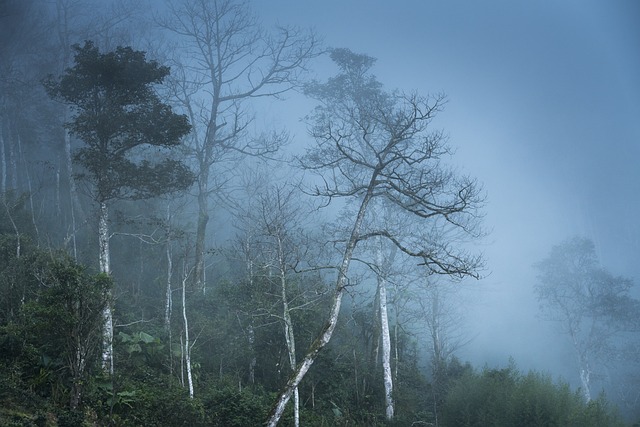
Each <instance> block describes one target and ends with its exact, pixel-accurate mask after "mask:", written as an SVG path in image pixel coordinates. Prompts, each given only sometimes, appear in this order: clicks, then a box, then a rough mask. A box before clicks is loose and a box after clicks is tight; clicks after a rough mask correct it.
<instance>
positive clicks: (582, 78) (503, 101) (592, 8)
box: [257, 1, 640, 382]
mask: <svg viewBox="0 0 640 427" xmlns="http://www.w3.org/2000/svg"><path fill="white" fill-rule="evenodd" d="M257 7H258V8H259V10H260V14H261V16H262V17H263V20H264V21H265V22H282V23H285V22H286V23H291V22H295V23H297V24H298V25H301V26H311V27H313V28H315V29H316V30H317V31H318V33H319V34H321V35H323V36H324V39H325V42H326V44H327V45H328V46H348V47H349V48H351V49H352V50H354V51H356V52H363V53H367V54H369V55H371V56H374V57H376V58H378V62H377V64H376V68H375V73H376V74H377V76H378V77H379V79H380V80H381V81H382V82H383V83H384V84H385V85H387V87H396V88H401V89H403V90H416V91H418V92H420V93H429V92H438V91H443V92H445V93H446V94H447V96H448V99H449V103H448V105H447V106H446V110H445V111H444V113H442V114H441V115H440V116H439V117H438V119H437V120H436V121H435V123H434V125H435V126H439V127H442V128H443V129H444V130H445V131H446V132H447V133H448V135H449V137H450V140H451V143H452V145H453V146H454V147H455V148H456V149H457V151H456V153H455V156H454V161H455V162H456V163H457V164H458V167H459V168H460V170H462V171H464V172H465V173H468V174H470V175H473V176H476V177H477V178H478V179H479V181H481V182H482V183H483V184H484V187H485V190H486V192H487V196H488V197H487V206H486V219H485V226H486V227H487V228H488V229H489V230H490V234H489V235H488V236H487V237H486V238H485V239H484V241H483V242H482V250H483V252H484V254H485V256H486V260H487V270H488V271H487V274H486V277H484V278H483V279H482V280H480V281H478V282H475V281H468V282H465V283H464V284H463V286H464V288H465V292H466V293H467V294H468V296H467V298H464V301H465V302H464V304H467V305H468V311H467V316H468V319H467V321H468V323H469V325H470V327H471V328H472V329H473V331H474V332H473V333H471V335H472V336H474V337H475V338H474V339H473V340H472V342H471V343H470V344H469V345H467V346H466V347H465V348H464V349H463V350H462V351H461V356H462V357H463V358H468V359H469V360H472V361H473V362H474V363H478V364H483V363H488V364H490V365H491V364H502V365H504V364H505V363H507V360H508V358H509V357H510V356H513V357H514V358H515V359H516V360H517V361H518V363H519V365H521V366H522V367H523V368H535V369H541V370H548V371H549V372H552V373H554V374H556V375H562V376H563V377H564V378H565V379H567V380H569V381H572V382H573V381H575V380H576V378H575V377H574V374H573V373H572V372H571V371H570V370H567V364H569V365H570V361H571V359H570V356H568V353H569V350H568V348H567V347H566V343H565V340H566V337H564V336H561V335H559V334H558V333H557V328H556V327H555V326H554V325H552V324H549V323H548V322H544V321H543V320H541V319H539V317H538V314H537V313H538V303H537V301H536V299H535V296H534V294H533V284H534V282H535V280H536V278H535V272H534V270H533V268H532V264H533V263H535V262H537V261H539V260H541V259H542V258H544V257H545V256H546V255H547V254H548V252H549V250H550V248H551V247H552V246H553V245H555V244H558V243H559V242H561V241H562V240H564V239H566V238H568V237H571V236H574V235H581V236H585V237H588V238H590V239H592V240H593V241H594V243H595V244H596V249H597V251H598V256H599V258H600V261H601V263H602V265H603V266H605V267H606V268H608V269H609V270H610V271H611V272H613V273H614V274H619V275H624V276H627V277H631V278H634V279H635V282H636V283H637V282H638V280H640V264H639V263H638V257H639V256H640V225H638V222H637V218H638V217H640V168H639V167H638V159H639V158H640V121H639V120H638V119H637V118H638V117H640V78H639V76H640V56H638V54H637V52H640V26H638V25H637V23H638V19H640V5H638V4H637V3H636V2H633V1H619V2H613V3H611V2H609V3H606V4H605V3H602V2H596V1H586V2H584V1H569V2H562V3H558V2H553V1H542V2H524V3H523V2H506V1H495V2H494V1H492V2H476V3H464V4H463V3H462V2H421V1H410V2H401V3H399V4H398V3H393V4H392V3H389V2H373V3H372V2H369V1H350V2H339V1H324V2H307V3H304V4H302V3H300V2H295V1H270V2H265V3H260V2H258V3H257ZM297 136H298V137H299V138H300V140H303V139H304V135H303V130H300V131H299V133H297ZM636 295H637V294H636Z"/></svg>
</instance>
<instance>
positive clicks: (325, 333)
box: [266, 172, 378, 427]
mask: <svg viewBox="0 0 640 427" xmlns="http://www.w3.org/2000/svg"><path fill="white" fill-rule="evenodd" d="M377 176H378V175H377V173H375V172H374V174H373V176H372V177H371V180H370V183H369V187H368V188H367V193H366V194H365V196H364V198H363V200H362V203H361V204H360V209H359V210H358V215H357V216H356V220H355V223H354V225H353V229H352V231H351V236H350V237H349V241H348V242H347V246H346V247H345V250H344V255H343V257H342V263H341V265H340V268H339V270H338V278H337V279H336V287H335V290H334V294H333V301H332V302H331V308H330V310H329V318H328V319H327V322H326V323H325V325H324V327H323V329H322V332H321V333H320V335H319V336H318V338H316V339H315V340H314V341H313V343H311V346H310V347H309V350H308V351H307V354H306V356H305V357H304V359H303V360H302V362H301V363H300V365H298V367H297V368H296V369H295V370H294V372H293V373H292V374H291V376H290V377H289V381H287V384H286V385H285V387H284V390H283V391H282V392H281V393H280V395H279V396H278V400H277V401H276V404H275V405H274V407H273V409H272V410H271V414H270V415H269V419H268V420H267V424H266V425H267V426H268V427H275V426H276V425H277V424H278V421H280V418H281V417H282V414H283V412H284V408H285V406H286V405H287V402H288V401H289V399H290V398H291V395H292V394H293V393H294V391H295V389H296V388H297V387H298V385H299V384H300V381H302V379H303V378H304V376H305V375H306V373H307V371H309V368H310V367H311V365H312V364H313V362H314V361H315V360H316V357H317V356H318V353H319V352H320V350H322V348H323V347H324V346H326V345H327V343H328V342H329V340H330V339H331V336H332V335H333V331H334V330H335V328H336V325H337V324H338V315H339V314H340V306H341V305H342V296H343V295H344V289H345V287H346V285H347V272H348V271H349V264H350V263H351V258H352V257H353V251H354V250H355V248H356V246H357V244H358V239H359V235H360V229H361V227H362V223H363V221H364V216H365V213H366V211H367V206H368V205H369V202H370V201H371V198H372V197H373V189H374V186H375V185H374V184H375V180H376V178H377Z"/></svg>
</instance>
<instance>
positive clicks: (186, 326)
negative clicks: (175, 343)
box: [182, 274, 193, 399]
mask: <svg viewBox="0 0 640 427" xmlns="http://www.w3.org/2000/svg"><path fill="white" fill-rule="evenodd" d="M187 278H188V275H187V274H185V275H184V277H183V278H182V321H183V322H184V349H183V353H184V364H185V368H186V370H187V383H188V385H189V397H190V398H191V399H193V376H192V374H191V345H190V342H189V321H188V319H187V297H186V295H187Z"/></svg>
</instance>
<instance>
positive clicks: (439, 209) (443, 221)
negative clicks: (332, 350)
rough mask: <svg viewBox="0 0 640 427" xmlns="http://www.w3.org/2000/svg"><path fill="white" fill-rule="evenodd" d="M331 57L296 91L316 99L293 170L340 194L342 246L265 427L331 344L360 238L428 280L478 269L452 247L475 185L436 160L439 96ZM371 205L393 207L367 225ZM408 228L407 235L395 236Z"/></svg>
mask: <svg viewBox="0 0 640 427" xmlns="http://www.w3.org/2000/svg"><path fill="white" fill-rule="evenodd" d="M331 59H332V60H333V61H334V62H335V63H336V65H337V66H338V68H339V70H340V72H339V74H338V75H337V76H335V77H333V78H330V79H329V80H328V81H327V82H325V83H313V84H310V85H309V86H308V87H307V89H306V92H307V94H308V95H309V96H311V97H313V98H315V99H316V100H317V101H318V102H319V105H318V106H317V107H316V109H315V111H314V113H313V114H312V115H311V117H310V133H311V135H312V136H313V138H314V139H315V141H316V143H317V144H316V145H315V146H314V147H312V148H310V149H309V150H308V151H307V153H306V155H305V156H303V157H301V158H300V159H299V160H300V165H301V167H302V168H304V169H305V170H307V171H312V172H316V173H317V174H318V175H319V176H320V181H319V182H321V183H322V184H321V185H318V186H317V187H315V190H314V193H315V195H317V196H322V197H325V198H327V200H329V201H331V200H332V199H334V198H347V199H348V200H350V201H351V202H352V204H353V206H355V210H354V215H353V216H352V218H353V221H352V222H351V223H350V224H349V225H348V227H349V228H350V231H349V232H348V233H347V235H348V236H347V237H346V238H345V240H344V241H343V242H342V247H341V250H342V261H341V263H340V264H339V265H338V266H337V278H336V284H335V288H334V292H333V298H332V302H331V307H330V311H329V318H328V319H327V321H326V323H325V324H324V326H323V327H322V330H321V332H320V334H319V335H318V337H317V338H316V340H315V341H314V342H313V343H312V344H311V346H310V348H309V350H308V351H307V354H306V355H305V357H304V358H303V360H302V361H301V362H300V363H299V364H298V366H297V368H296V369H295V370H294V372H293V373H292V374H291V376H290V378H289V381H288V382H287V384H286V385H285V387H284V389H283V390H282V391H281V393H280V395H279V396H278V399H277V402H276V404H275V405H274V408H273V410H272V412H271V414H270V416H269V420H268V423H267V424H268V425H270V426H274V425H276V424H277V423H278V421H279V419H280V417H281V416H282V413H283V411H284V408H285V406H286V404H287V402H288V400H289V398H290V397H291V395H292V393H293V391H294V390H295V389H296V387H297V386H298V384H299V383H300V381H301V380H302V378H303V377H304V376H305V374H306V373H307V371H308V370H309V368H310V367H311V365H312V364H313V362H314V360H315V359H316V357H317V355H318V353H319V352H320V350H321V349H322V348H323V347H324V346H325V345H326V344H327V343H328V342H329V340H330V339H331V336H332V334H333V331H334V329H335V327H336V324H337V321H338V315H339V313H340V306H341V301H342V297H343V295H344V292H345V289H346V288H347V286H349V279H348V274H349V265H350V263H351V260H352V258H353V257H354V254H355V251H356V249H357V247H358V245H359V244H360V243H361V242H364V241H366V240H369V239H380V238H382V239H384V240H387V241H388V242H389V243H390V244H392V245H394V246H396V247H397V248H398V251H399V252H401V253H404V254H405V255H407V256H410V257H415V258H416V259H417V260H418V262H419V264H420V265H422V266H424V267H425V268H426V269H427V271H428V272H429V273H431V274H441V275H447V276H455V277H465V276H473V277H478V275H479V269H480V267H481V265H482V260H481V257H480V256H479V255H475V254H470V253H468V252H467V251H466V250H465V249H464V247H463V246H461V245H456V243H458V242H460V241H461V240H464V239H466V238H468V237H477V236H479V234H480V229H479V215H478V212H479V209H480V208H481V206H482V204H483V196H482V190H481V188H480V186H479V185H478V184H477V182H476V181H475V180H473V179H469V178H467V177H461V176H458V175H457V174H455V173H454V172H453V170H451V169H450V168H447V167H445V165H444V164H443V163H442V160H443V158H444V157H445V156H447V155H449V154H450V150H449V148H448V145H447V139H446V138H445V137H444V135H443V134H442V132H440V131H434V130H432V128H431V126H430V125H431V121H432V119H433V118H434V117H435V116H436V114H437V113H438V112H439V111H440V110H441V109H442V107H443V103H444V101H445V98H444V96H442V95H437V96H429V97H423V96H420V95H417V94H405V93H401V92H396V91H393V92H387V91H385V90H383V88H382V85H381V84H380V83H379V82H378V81H377V79H376V78H375V76H373V75H372V74H371V73H370V71H369V70H370V68H371V66H372V65H373V64H374V62H375V60H374V59H373V58H371V57H369V56H367V55H359V54H355V53H353V52H351V51H350V50H348V49H334V50H332V51H331ZM378 200H379V201H381V202H382V201H383V200H384V201H385V203H387V204H389V205H390V206H392V207H393V210H394V215H393V221H385V222H380V221H375V220H374V218H375V215H376V211H375V206H376V201H378ZM408 226H410V227H413V228H412V230H413V231H414V232H413V233H405V232H401V231H402V230H403V229H404V228H406V227H408Z"/></svg>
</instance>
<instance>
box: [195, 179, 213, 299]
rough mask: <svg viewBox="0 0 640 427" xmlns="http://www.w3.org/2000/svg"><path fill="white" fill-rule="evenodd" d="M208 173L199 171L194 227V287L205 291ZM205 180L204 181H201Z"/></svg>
mask: <svg viewBox="0 0 640 427" xmlns="http://www.w3.org/2000/svg"><path fill="white" fill-rule="evenodd" d="M208 175H209V174H208V173H201V174H200V177H199V181H198V225H197V228H196V244H195V263H194V272H193V273H194V280H195V288H196V289H198V290H202V292H203V293H204V292H206V283H205V271H204V270H205V253H206V246H205V241H206V237H207V224H208V223H209V200H208V197H209V194H208V183H207V182H206V180H208V179H209V178H208ZM202 181H205V182H202Z"/></svg>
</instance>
